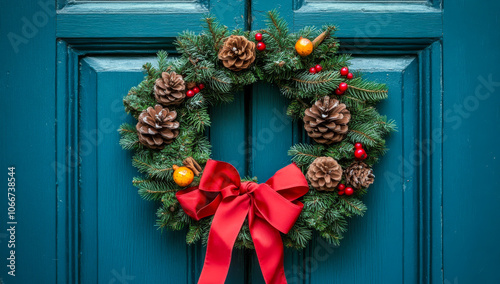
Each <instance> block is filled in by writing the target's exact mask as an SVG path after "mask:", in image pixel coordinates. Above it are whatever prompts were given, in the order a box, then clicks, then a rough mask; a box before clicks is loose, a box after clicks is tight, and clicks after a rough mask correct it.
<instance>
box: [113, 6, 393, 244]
mask: <svg viewBox="0 0 500 284" xmlns="http://www.w3.org/2000/svg"><path fill="white" fill-rule="evenodd" d="M204 23H205V27H206V31H205V32H204V33H202V34H195V33H192V32H189V31H186V32H183V33H182V34H180V35H179V37H178V38H177V40H176V48H177V51H178V52H179V54H180V57H178V58H176V59H174V60H171V59H168V58H167V53H166V52H165V51H160V52H158V67H153V65H152V64H151V63H146V64H145V65H144V70H145V73H146V76H145V78H144V80H143V81H142V82H141V83H140V84H139V85H138V86H136V87H133V88H132V89H131V90H130V91H129V93H128V95H127V96H126V97H125V98H124V105H125V110H126V111H127V112H128V113H130V114H132V115H133V116H134V117H135V118H136V119H138V123H137V125H130V124H123V125H121V126H120V129H119V132H120V134H121V140H120V145H121V146H122V147H123V148H124V149H127V150H133V151H134V155H133V158H132V164H133V165H134V166H135V167H136V168H137V169H138V170H139V171H140V172H141V173H143V174H144V176H142V177H136V178H134V179H133V184H134V185H135V186H136V187H137V188H138V192H139V194H140V195H141V196H142V197H143V198H144V199H146V200H152V201H157V202H158V203H159V205H160V207H159V209H158V211H157V217H158V219H157V225H158V226H159V228H162V229H163V228H169V229H172V230H181V229H184V228H187V236H186V242H187V243H188V244H192V243H195V242H197V241H199V240H202V241H203V242H204V243H206V242H207V239H208V232H209V230H210V226H211V222H212V218H213V216H212V217H207V218H204V219H201V220H200V221H195V220H193V219H192V218H190V217H189V216H188V215H187V214H186V213H185V212H184V211H183V209H182V208H181V207H180V205H179V202H178V201H177V199H176V196H175V194H176V192H178V191H179V190H181V189H184V188H186V187H187V186H188V185H189V186H194V185H197V183H198V182H199V180H200V175H199V174H200V172H202V171H203V165H204V164H205V163H206V162H207V160H209V159H210V155H211V146H210V142H209V141H208V139H207V137H206V136H205V130H206V128H207V127H210V115H209V107H210V106H212V105H217V104H224V103H229V102H231V101H232V100H233V94H234V93H235V92H237V91H239V90H241V89H242V88H243V87H244V86H246V85H250V84H253V83H255V82H257V81H259V80H262V81H266V82H268V83H271V84H274V85H277V86H278V87H279V88H280V90H281V93H282V95H284V96H285V97H287V98H288V99H289V100H290V104H289V106H288V110H287V114H288V115H289V116H291V117H293V118H294V119H298V120H303V121H304V126H305V129H306V131H307V133H308V135H309V136H310V137H311V138H312V139H313V140H314V141H315V142H314V143H312V144H296V145H294V146H293V147H291V149H290V150H289V151H288V154H289V155H290V156H291V157H292V158H291V160H292V161H293V162H295V163H296V165H297V166H298V167H299V168H300V169H301V170H302V172H303V173H304V174H305V175H306V176H307V179H308V181H309V187H310V190H309V192H308V193H307V194H306V195H305V196H304V197H303V198H302V200H301V202H302V203H303V204H304V208H303V210H302V213H301V215H300V217H299V218H298V220H297V221H296V223H295V225H294V227H293V228H292V230H290V232H289V233H288V234H286V235H283V236H282V237H283V243H284V245H285V246H287V247H294V248H298V249H299V248H304V247H306V245H307V243H308V241H309V240H310V239H311V238H312V233H313V231H317V232H318V233H319V235H320V236H321V237H323V238H324V239H326V240H327V241H328V242H330V243H332V244H335V245H339V243H340V240H341V239H342V235H343V233H344V232H346V230H347V220H348V219H349V218H351V217H352V216H354V215H363V214H364V212H365V211H366V209H367V208H366V206H365V204H363V202H362V201H361V197H362V196H363V195H364V194H366V193H367V188H368V186H369V185H370V184H371V183H373V180H374V175H373V173H372V170H371V167H372V166H373V164H375V163H376V162H377V161H378V159H379V157H380V156H382V155H383V154H384V153H385V152H386V151H387V149H386V147H385V140H384V137H385V136H386V135H387V134H388V133H390V132H392V131H395V129H396V125H395V123H394V121H393V120H389V121H388V120H387V119H386V117H385V116H382V115H380V114H379V113H378V112H377V109H376V107H375V106H376V104H377V103H378V102H379V101H381V100H383V99H386V98H387V89H386V87H385V85H383V84H379V83H374V82H370V81H367V80H364V79H362V78H361V74H354V75H353V74H352V73H349V71H348V68H347V66H348V64H349V59H350V56H349V55H346V54H338V48H339V43H338V41H337V40H336V39H335V38H334V37H333V36H332V33H333V32H334V31H335V29H336V28H335V26H332V25H326V26H324V27H323V28H322V29H321V30H318V29H316V28H315V27H305V28H303V29H302V30H300V31H299V32H297V33H290V32H289V30H288V27H287V23H286V21H284V20H283V19H282V18H280V17H279V16H278V14H277V12H275V11H271V12H269V13H268V18H267V28H265V29H262V30H258V31H252V32H247V31H243V30H234V31H229V30H228V28H227V27H226V26H223V25H221V24H220V23H219V22H218V21H217V20H216V19H215V18H214V17H207V18H205V19H204ZM254 38H255V40H253V39H254ZM307 38H315V40H314V41H312V42H311V41H309V40H307ZM294 46H295V48H294ZM309 53H310V54H309ZM311 67H314V68H311ZM182 164H184V165H185V166H186V167H187V168H189V169H191V170H192V171H193V172H194V175H195V176H194V180H193V181H192V182H191V180H189V176H188V177H187V178H188V181H187V183H186V182H185V180H175V181H174V178H175V177H174V171H175V170H176V169H177V168H178V166H176V165H182ZM200 165H201V166H200ZM247 180H250V179H247ZM235 247H240V248H241V247H245V248H253V243H252V238H251V236H250V233H249V229H248V224H244V225H243V227H242V229H241V231H240V233H239V235H238V238H237V241H236V243H235Z"/></svg>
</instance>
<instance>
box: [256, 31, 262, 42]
mask: <svg viewBox="0 0 500 284" xmlns="http://www.w3.org/2000/svg"><path fill="white" fill-rule="evenodd" d="M255 40H256V41H261V40H262V34H261V33H256V34H255Z"/></svg>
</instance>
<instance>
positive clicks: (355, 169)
mask: <svg viewBox="0 0 500 284" xmlns="http://www.w3.org/2000/svg"><path fill="white" fill-rule="evenodd" d="M345 179H346V183H347V184H348V185H350V186H352V187H353V188H354V189H362V188H368V187H369V186H370V184H372V183H373V181H374V180H375V175H374V174H373V170H372V169H370V167H368V165H367V164H365V163H363V162H360V161H356V162H354V163H352V164H351V165H350V166H349V167H348V168H347V169H346V170H345Z"/></svg>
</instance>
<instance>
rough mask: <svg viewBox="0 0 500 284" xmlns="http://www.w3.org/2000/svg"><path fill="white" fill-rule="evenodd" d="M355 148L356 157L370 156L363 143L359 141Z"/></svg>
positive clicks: (360, 158)
mask: <svg viewBox="0 0 500 284" xmlns="http://www.w3.org/2000/svg"><path fill="white" fill-rule="evenodd" d="M354 149H355V150H354V157H356V159H358V160H364V159H366V158H367V157H368V155H367V154H366V151H365V149H363V144H361V143H359V142H358V143H356V144H354Z"/></svg>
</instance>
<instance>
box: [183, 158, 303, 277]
mask: <svg viewBox="0 0 500 284" xmlns="http://www.w3.org/2000/svg"><path fill="white" fill-rule="evenodd" d="M308 190H309V186H308V185H307V181H306V179H305V177H304V175H303V174H302V171H301V170H300V169H299V168H298V167H297V166H296V165H295V164H291V165H288V166H286V167H284V168H282V169H281V170H279V171H278V172H276V174H274V176H273V177H271V178H270V179H269V180H268V181H266V183H263V184H257V183H255V182H243V183H241V181H240V176H239V174H238V171H237V170H236V169H235V168H234V167H233V166H232V165H231V164H228V163H225V162H219V161H214V160H209V161H208V162H207V164H206V166H205V169H204V171H203V176H202V177H201V180H200V185H199V186H198V187H191V188H187V189H185V190H182V191H179V192H178V193H177V194H176V196H177V199H178V200H179V203H180V204H181V206H182V208H183V209H184V211H185V212H186V213H187V214H188V215H189V216H191V217H192V218H194V219H196V220H200V219H201V218H204V217H207V216H211V215H214V214H215V216H214V219H213V221H212V227H211V228H210V233H209V235H208V246H207V254H206V257H205V264H204V266H203V270H202V272H201V276H200V279H199V281H198V283H199V284H221V283H224V281H225V280H226V276H227V271H228V270H229V265H230V263H231V253H232V250H233V246H234V242H235V241H236V237H237V236H238V233H239V231H240V229H241V226H242V225H243V222H244V221H245V219H246V217H247V216H248V224H249V227H250V234H251V235H252V239H253V242H254V245H255V251H256V252H257V258H258V259H259V263H260V267H261V270H262V274H263V275H264V279H265V280H266V283H267V284H284V283H287V282H286V278H285V271H284V268H283V242H282V241H281V235H280V232H282V233H284V234H286V233H288V231H289V230H290V229H291V228H292V226H293V224H294V223H295V221H296V220H297V218H298V217H299V214H300V212H301V211H302V207H303V206H304V205H303V204H302V203H301V202H299V201H297V200H296V199H297V198H299V197H301V196H303V195H304V194H306V193H307V191H308Z"/></svg>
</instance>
